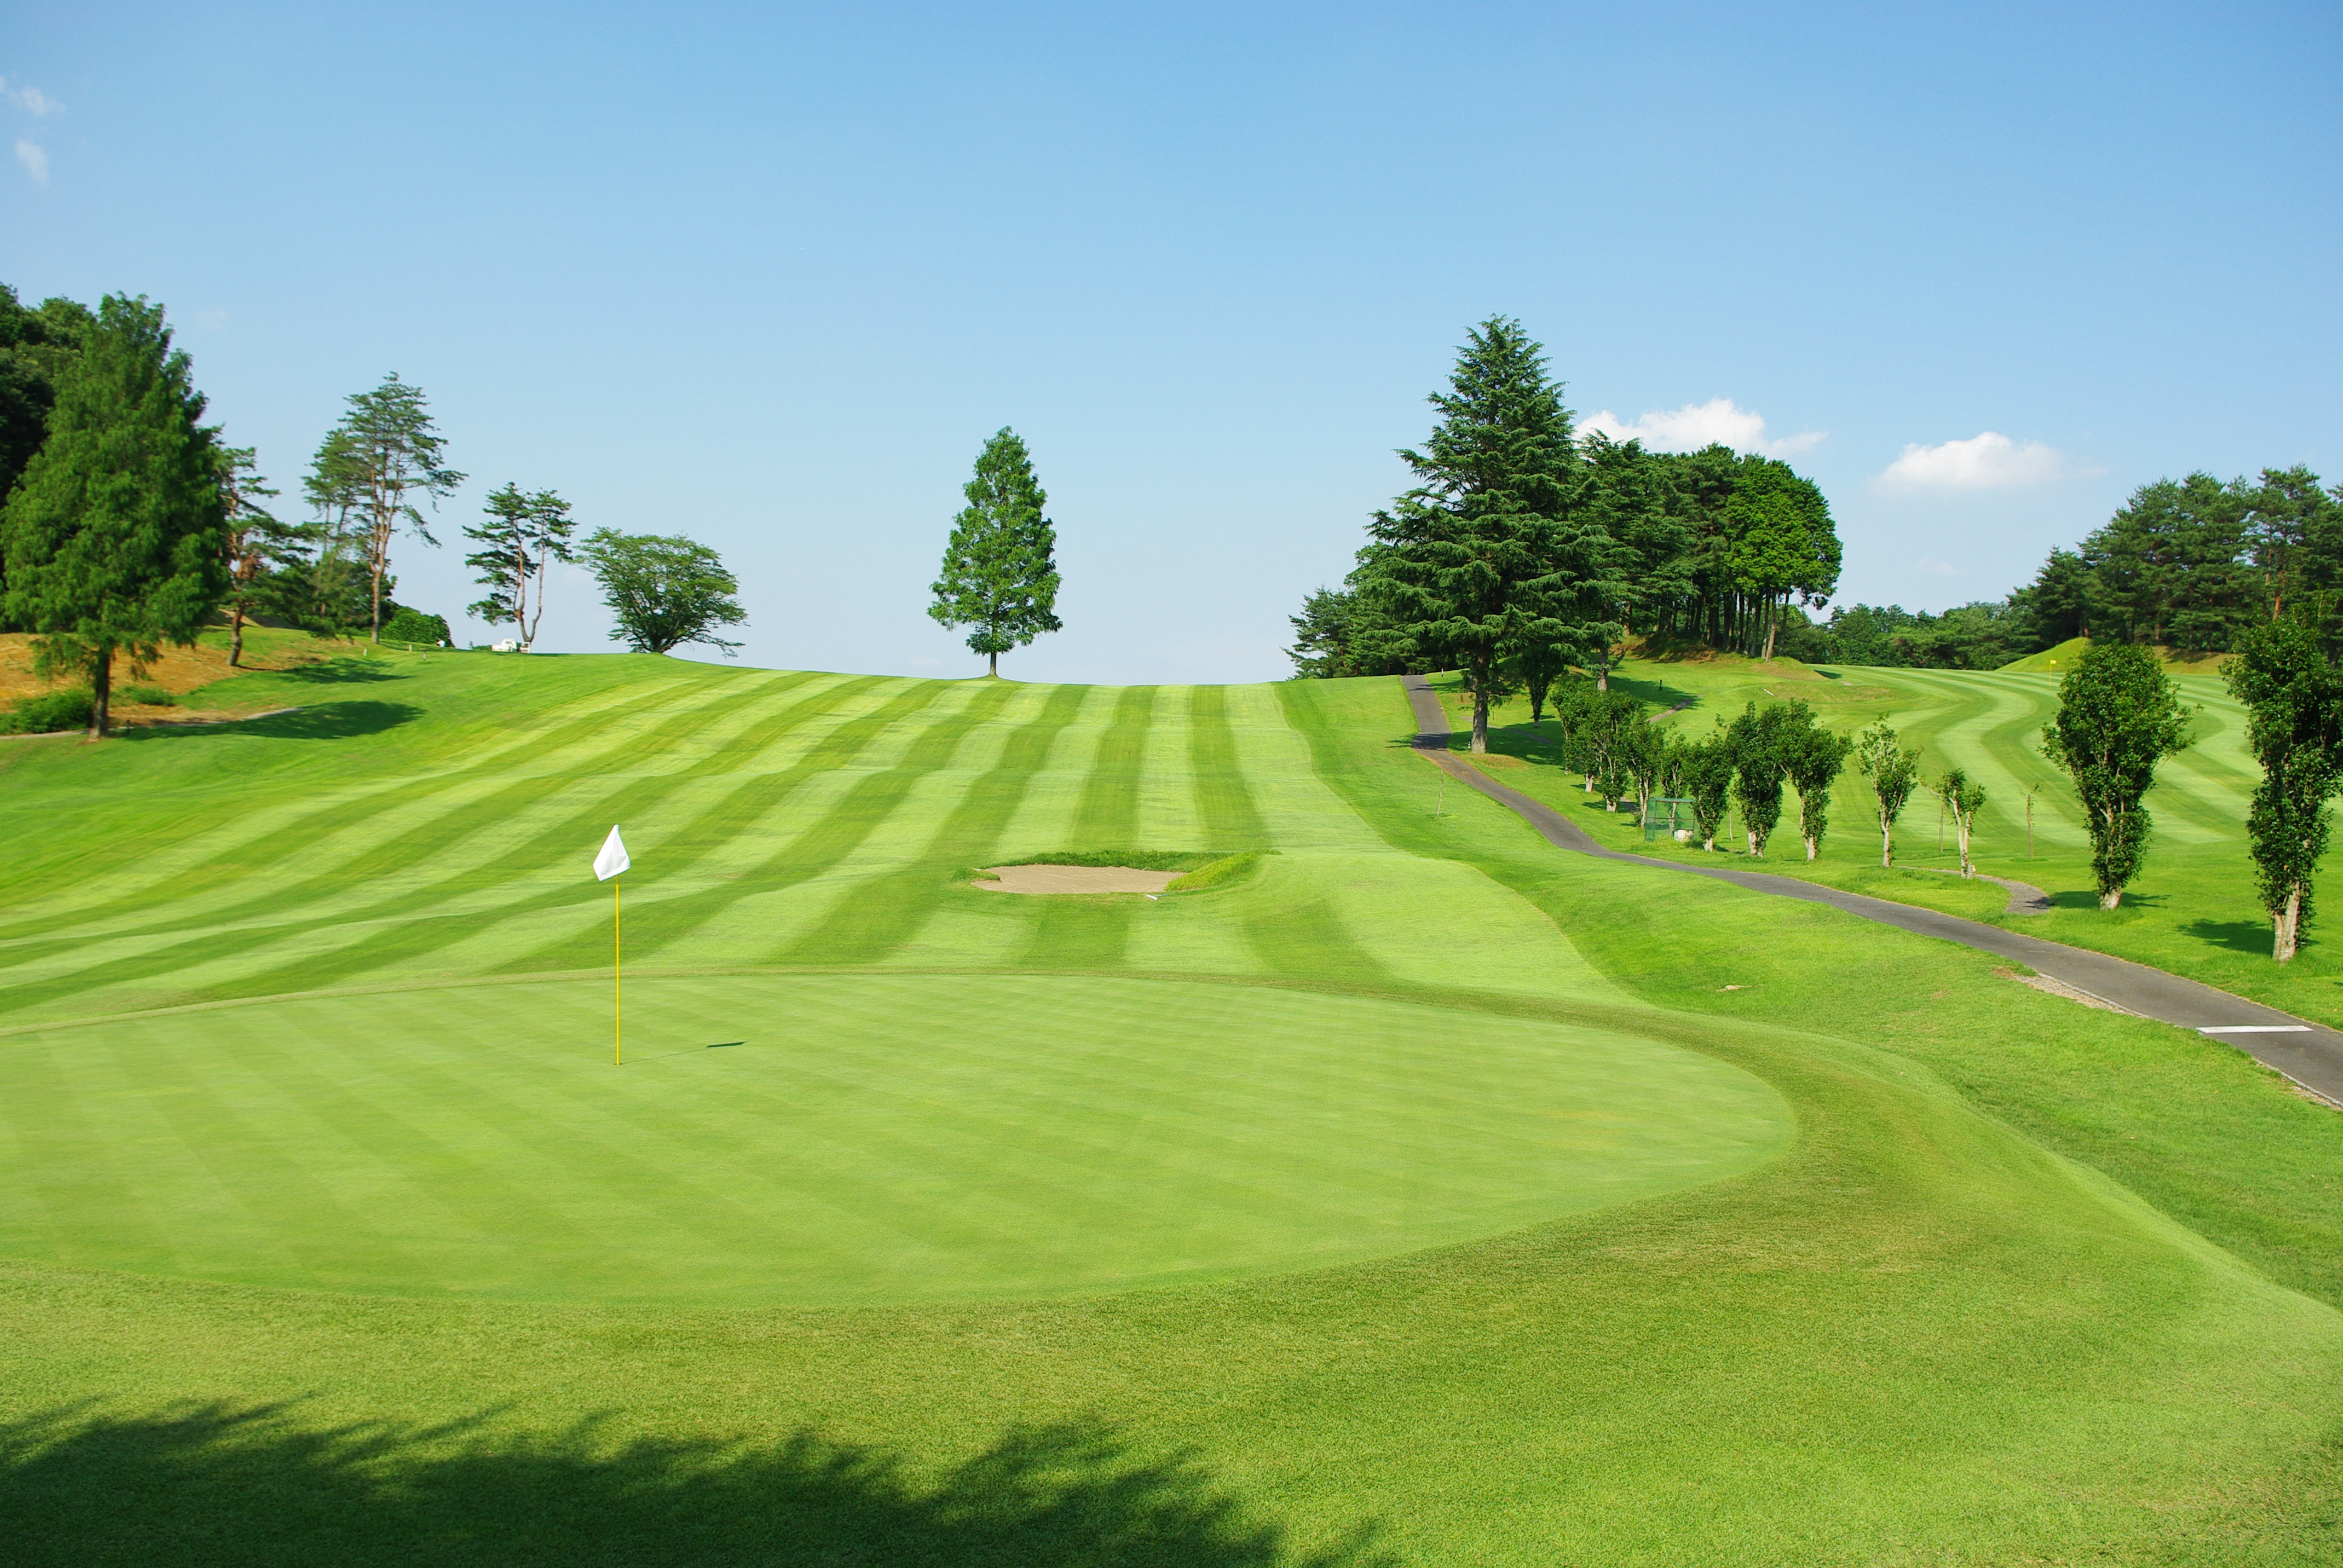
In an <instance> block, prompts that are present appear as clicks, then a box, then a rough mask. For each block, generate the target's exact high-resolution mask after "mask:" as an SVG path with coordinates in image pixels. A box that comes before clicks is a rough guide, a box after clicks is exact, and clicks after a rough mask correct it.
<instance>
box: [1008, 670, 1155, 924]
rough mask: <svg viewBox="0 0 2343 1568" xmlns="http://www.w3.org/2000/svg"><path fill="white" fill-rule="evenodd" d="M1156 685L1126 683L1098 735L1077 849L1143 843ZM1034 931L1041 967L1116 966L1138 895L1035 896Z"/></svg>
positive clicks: (1078, 816)
mask: <svg viewBox="0 0 2343 1568" xmlns="http://www.w3.org/2000/svg"><path fill="white" fill-rule="evenodd" d="M1155 691H1156V689H1155V688H1153V687H1151V686H1132V687H1126V688H1125V689H1123V692H1122V695H1121V697H1120V698H1119V699H1116V702H1115V708H1114V718H1113V719H1112V720H1111V722H1110V723H1109V724H1108V726H1107V729H1106V733H1105V734H1103V735H1101V736H1100V737H1099V743H1098V750H1097V753H1096V754H1095V755H1094V756H1093V757H1092V758H1091V769H1090V773H1089V775H1088V776H1087V777H1086V778H1084V779H1083V780H1082V794H1081V804H1080V805H1078V806H1076V807H1075V809H1074V820H1073V827H1072V838H1073V842H1071V843H1070V844H1067V845H1065V846H1064V848H1065V849H1073V850H1092V849H1142V848H1146V847H1148V846H1143V845H1138V844H1133V843H1132V842H1131V837H1132V835H1133V833H1134V832H1135V831H1136V829H1137V828H1138V825H1139V769H1140V764H1141V759H1143V758H1144V757H1145V756H1146V753H1147V730H1148V718H1149V715H1150V714H1151V712H1152V711H1153V709H1154V707H1155ZM1028 901H1029V902H1031V903H1032V904H1033V905H1034V906H1036V907H1035V909H1034V911H1033V915H1032V920H1033V928H1032V934H1031V937H1030V938H1029V939H1028V940H1027V942H1026V947H1025V954H1024V961H1025V962H1027V963H1029V964H1031V965H1033V966H1034V967H1035V968H1038V969H1111V968H1113V967H1114V966H1115V965H1117V964H1120V963H1121V962H1122V959H1123V951H1124V950H1125V949H1126V948H1127V947H1128V946H1129V945H1130V941H1131V919H1132V917H1133V916H1135V915H1136V914H1137V913H1138V911H1137V910H1135V909H1134V908H1133V907H1132V903H1133V902H1134V901H1135V900H1131V901H1127V900H1120V899H1118V900H1104V899H1086V898H1068V897H1065V896H1063V895H1057V896H1045V897H1040V898H1033V899H1031V900H1028Z"/></svg>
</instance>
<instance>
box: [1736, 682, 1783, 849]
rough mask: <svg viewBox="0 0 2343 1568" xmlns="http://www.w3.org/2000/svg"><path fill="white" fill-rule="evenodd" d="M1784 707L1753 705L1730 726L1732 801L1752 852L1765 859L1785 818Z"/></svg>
mask: <svg viewBox="0 0 2343 1568" xmlns="http://www.w3.org/2000/svg"><path fill="white" fill-rule="evenodd" d="M1784 709H1785V704H1782V703H1775V702H1769V703H1767V704H1766V705H1765V707H1763V708H1760V707H1758V706H1757V704H1755V703H1754V702H1752V703H1750V704H1748V705H1747V706H1746V707H1745V708H1744V709H1742V711H1741V715H1740V717H1739V718H1737V719H1735V720H1734V721H1733V722H1732V724H1731V725H1730V726H1729V727H1727V729H1726V732H1725V733H1726V735H1727V737H1728V738H1729V739H1730V740H1731V742H1732V746H1733V799H1734V803H1735V804H1736V805H1738V806H1739V807H1740V808H1741V822H1742V826H1743V828H1744V829H1746V830H1747V833H1748V835H1749V853H1750V855H1751V856H1752V857H1753V858H1755V859H1761V860H1762V859H1765V841H1766V840H1767V839H1770V838H1772V837H1773V836H1774V825H1775V823H1777V822H1779V821H1780V820H1781V819H1782V784H1783V780H1784V778H1785V768H1784V764H1785V761H1786V758H1785V746H1784V739H1785V738H1784V735H1783V715H1784Z"/></svg>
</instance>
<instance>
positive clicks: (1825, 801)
mask: <svg viewBox="0 0 2343 1568" xmlns="http://www.w3.org/2000/svg"><path fill="white" fill-rule="evenodd" d="M1854 745H1855V743H1854V742H1853V741H1851V740H1849V739H1847V738H1846V737H1845V736H1844V735H1835V734H1833V733H1832V732H1831V731H1829V730H1827V729H1824V728H1823V727H1822V726H1821V725H1819V724H1816V723H1815V710H1814V709H1811V708H1809V707H1807V706H1806V705H1805V703H1803V702H1793V703H1790V704H1789V705H1788V711H1787V712H1786V713H1785V715H1784V717H1783V720H1782V735H1781V748H1782V771H1783V772H1784V773H1785V774H1787V775H1788V776H1789V780H1790V787H1791V788H1792V789H1795V790H1796V791H1797V792H1798V836H1799V837H1800V838H1801V839H1804V840H1805V846H1806V859H1809V860H1811V859H1814V858H1815V856H1816V855H1818V854H1820V853H1821V852H1822V847H1823V835H1824V834H1825V833H1826V832H1828V831H1829V830H1830V803H1831V786H1833V785H1834V784H1835V783H1837V782H1838V776H1839V773H1840V771H1841V770H1842V769H1845V767H1846V754H1847V752H1848V751H1849V750H1850V749H1853V747H1854Z"/></svg>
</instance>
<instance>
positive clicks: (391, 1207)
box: [0, 974, 1788, 1306]
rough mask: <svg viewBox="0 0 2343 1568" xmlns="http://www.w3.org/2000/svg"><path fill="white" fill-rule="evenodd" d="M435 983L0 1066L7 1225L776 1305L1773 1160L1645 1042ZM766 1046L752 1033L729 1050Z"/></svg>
mask: <svg viewBox="0 0 2343 1568" xmlns="http://www.w3.org/2000/svg"><path fill="white" fill-rule="evenodd" d="M632 1001H633V1011H634V1014H635V1017H636V1019H637V1020H638V1022H637V1025H636V1029H635V1031H634V1032H635V1039H634V1042H633V1050H632V1055H631V1059H630V1060H628V1063H627V1064H626V1067H625V1070H623V1071H618V1070H614V1066H613V1062H612V1060H611V1057H612V1056H613V1055H615V1054H616V1052H615V1051H614V1050H608V1049H606V1046H607V1042H606V1041H605V1040H603V1039H602V1038H601V1035H602V1033H603V1031H605V1030H608V1027H609V1014H610V1010H611V998H610V995H609V994H608V990H607V989H606V988H604V987H602V986H600V985H598V984H592V983H589V982H582V981H576V980H565V981H540V982H537V983H533V984H522V985H493V986H471V987H447V988H434V989H425V990H401V991H397V992H390V993H375V992H361V993H358V994H355V995H348V996H335V997H317V998H308V999H304V1000H292V1001H283V1002H275V1003H266V1004H256V1005H249V1006H242V1007H228V1008H217V1009H196V1010H187V1011H183V1012H176V1013H167V1014H164V1015H161V1016H154V1017H146V1018H140V1019H137V1020H123V1021H121V1022H119V1023H116V1024H113V1025H110V1026H106V1027H102V1028H98V1029H90V1028H56V1029H51V1030H42V1031H39V1032H37V1033H35V1034H32V1035H29V1036H23V1037H18V1038H16V1039H15V1040H11V1041H10V1042H9V1047H8V1049H7V1050H5V1051H0V1107H5V1110H0V1120H5V1123H6V1133H5V1136H6V1137H7V1138H8V1140H9V1143H10V1146H12V1147H13V1148H14V1149H15V1150H16V1151H19V1157H18V1158H17V1159H15V1160H14V1161H11V1169H12V1172H13V1174H14V1175H15V1180H16V1181H17V1183H18V1186H17V1189H16V1190H17V1191H18V1192H19V1194H20V1195H21V1197H22V1198H23V1199H24V1200H26V1201H20V1202H18V1203H16V1204H15V1205H13V1206H12V1208H11V1209H10V1211H8V1213H7V1214H6V1215H5V1217H0V1251H5V1252H8V1253H11V1254H15V1255H16V1256H20V1257H37V1258H45V1259H51V1260H55V1261H60V1262H68V1263H75V1264H81V1265H85V1266H89V1267H98V1268H123V1269H136V1270H141V1271H147V1272H156V1273H170V1274H191V1275H198V1276H203V1277H206V1278H212V1279H221V1280H235V1281H239V1282H246V1283H251V1284H263V1285H293V1286H302V1287H308V1288H313V1289H325V1290H356V1291H375V1292H403V1293H411V1294H420V1295H439V1294H446V1295H476V1296H477V1295H492V1296H510V1297H518V1298H526V1299H530V1300H540V1301H547V1300H550V1301H561V1300H583V1301H608V1302H625V1301H639V1302H690V1303H696V1304H703V1305H732V1306H762V1305H770V1304H773V1303H775V1302H792V1303H829V1302H877V1301H898V1300H913V1299H919V1298H930V1297H940V1296H1001V1295H1022V1296H1040V1295H1057V1294H1066V1293H1071V1292H1081V1291H1099V1290H1113V1289H1119V1288H1125V1287H1129V1286H1132V1285H1140V1284H1153V1283H1161V1282H1169V1281H1177V1280H1202V1279H1212V1278H1219V1277H1226V1276H1230V1275H1235V1274H1241V1273H1248V1272H1258V1271H1264V1270H1280V1269H1295V1268H1305V1267H1312V1266H1322V1265H1324V1264H1328V1263H1336V1262H1348V1261H1356V1260H1359V1259H1362V1258H1369V1257H1375V1256H1380V1255H1384V1254H1389V1253H1393V1252H1399V1251H1411V1250H1413V1249H1416V1248H1420V1247H1424V1246H1430V1245H1434V1244H1436V1243H1439V1242H1443V1241H1463V1240H1467V1239H1471V1238H1473V1237H1477V1236H1484V1235H1490V1234H1494V1233H1497V1232H1501V1231H1511V1230H1516V1229H1519V1228H1521V1227H1522V1226H1524V1225H1530V1224H1535V1223H1538V1222H1539V1221H1545V1220H1550V1219H1554V1218H1556V1217H1559V1216H1561V1215H1564V1214H1567V1213H1572V1212H1574V1211H1580V1210H1584V1209H1590V1208H1594V1207H1597V1206H1599V1205H1602V1204H1605V1203H1616V1202H1624V1201H1628V1200H1631V1199H1635V1198H1643V1197H1649V1196H1652V1195H1654V1194H1655V1193H1659V1192H1664V1191H1670V1190H1671V1189H1674V1188H1677V1187H1682V1186H1687V1185H1691V1184H1693V1183H1696V1182H1700V1181H1713V1180H1715V1179H1716V1178H1717V1177H1719V1176H1724V1175H1729V1174H1732V1173H1734V1172H1735V1171H1741V1170H1745V1169H1746V1168H1748V1167H1749V1166H1752V1165H1755V1164H1757V1163H1760V1162H1762V1161H1765V1160H1766V1159H1768V1158H1770V1157H1771V1156H1773V1155H1775V1154H1776V1153H1778V1152H1779V1151H1780V1150H1781V1148H1782V1146H1783V1145H1784V1143H1785V1141H1786V1135H1787V1131H1788V1116H1787V1113H1786V1109H1785V1107H1784V1106H1783V1105H1782V1103H1781V1101H1780V1100H1779V1098H1778V1097H1777V1096H1775V1094H1774V1093H1773V1092H1772V1091H1770V1090H1768V1089H1766V1088H1765V1085H1764V1084H1763V1083H1762V1082H1760V1081H1758V1080H1756V1079H1755V1078H1753V1077H1751V1076H1749V1075H1748V1074H1746V1073H1744V1072H1740V1071H1737V1070H1734V1069H1732V1068H1729V1067H1725V1066H1724V1065H1722V1064H1720V1063H1718V1062H1715V1061H1714V1060H1710V1059H1708V1058H1705V1057H1702V1056H1697V1055H1694V1054H1693V1053H1691V1052H1688V1051H1684V1050H1679V1049H1676V1048H1674V1047H1671V1046H1666V1045H1662V1044H1658V1043H1656V1042H1653V1041H1649V1040H1635V1039H1632V1038H1628V1037H1624V1036H1621V1035H1616V1034H1612V1033H1607V1032H1603V1031H1598V1030H1587V1029H1580V1028H1572V1027H1568V1026H1564V1025H1557V1024H1553V1023H1545V1022H1540V1021H1536V1020H1510V1019H1509V1020H1497V1021H1495V1022H1494V1023H1493V1024H1492V1025H1491V1026H1489V1027H1486V1028H1484V1029H1483V1030H1479V1031H1477V1032H1476V1034H1475V1037H1474V1040H1473V1050H1472V1051H1471V1052H1469V1053H1462V1052H1459V1051H1458V1050H1456V1049H1455V1042H1454V1041H1453V1039H1452V1038H1450V1033H1449V1029H1448V1020H1447V1019H1446V1017H1445V1016H1444V1015H1443V1014H1442V1013H1440V1012H1438V1011H1436V1010H1430V1009H1424V1008H1417V1007H1411V1006H1408V1005H1407V1004H1404V1003H1401V1002H1394V1001H1389V1000H1382V999H1378V998H1360V997H1330V996H1324V995H1321V994H1318V993H1314V992H1309V991H1293V990H1262V989H1259V988H1252V987H1232V986H1226V985H1206V984H1202V983H1199V982H1195V981H1176V980H1174V981H1166V980H1154V981H1145V980H1102V979H1091V978H1074V977H1065V978H1055V979H1050V980H1041V981H1035V980H1011V979H1006V978H1001V977H970V976H940V975H932V976H931V975H905V974H889V975H884V976H881V977H878V978H876V979H871V978H867V977H859V976H858V977H848V976H840V975H805V976H797V977H789V978H787V979H783V978H778V977H773V976H753V975H723V976H702V977H696V978H689V979H682V978H668V979H655V980H649V981H645V982H639V983H638V985H637V986H636V987H635V988H634V997H633V999H632ZM744 1031H745V1033H746V1035H747V1036H748V1038H745V1039H742V1038H736V1037H738V1036H739V1035H740V1034H741V1033H743V1032H744Z"/></svg>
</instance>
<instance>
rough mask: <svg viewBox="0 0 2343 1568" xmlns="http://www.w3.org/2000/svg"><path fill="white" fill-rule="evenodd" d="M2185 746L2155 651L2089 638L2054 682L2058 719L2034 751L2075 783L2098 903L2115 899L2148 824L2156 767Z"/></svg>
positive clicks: (2179, 712) (2140, 851) (2141, 852)
mask: <svg viewBox="0 0 2343 1568" xmlns="http://www.w3.org/2000/svg"><path fill="white" fill-rule="evenodd" d="M2187 744H2188V715H2187V710H2186V709H2183V708H2182V707H2181V704H2180V698H2179V694H2178V693H2177V691H2176V690H2175V689H2173V685H2172V678H2171V677H2170V676H2168V675H2167V674H2165V673H2164V670H2163V668H2161V667H2160V666H2159V665H2158V664H2157V656H2156V655H2155V653H2153V652H2152V651H2150V650H2149V649H2148V648H2143V647H2141V646H2140V645H2139V644H2137V643H2127V642H2095V643H2093V644H2092V645H2091V647H2090V648H2089V649H2088V650H2087V652H2086V653H2085V654H2084V655H2083V657H2082V659H2081V661H2080V662H2079V663H2077V665H2076V666H2075V668H2074V669H2073V671H2072V672H2070V673H2069V674H2068V675H2067V676H2066V678H2064V679H2063V680H2061V681H2060V682H2059V683H2058V716H2057V718H2056V719H2053V720H2051V722H2050V723H2049V724H2047V725H2046V726H2044V728H2043V730H2042V754H2043V755H2044V756H2045V757H2046V758H2048V759H2050V760H2051V761H2052V762H2054V763H2056V765H2057V766H2059V767H2061V768H2063V769H2066V772H2067V773H2068V774H2069V775H2070V776H2071V777H2072V778H2073V779H2074V780H2075V793H2076V795H2077V797H2078V798H2080V799H2081V800H2082V803H2083V813H2084V817H2085V819H2086V823H2087V826H2088V828H2089V829H2090V834H2091V872H2092V875H2093V877H2094V878H2095V879H2096V880H2097V884H2098V890H2099V908H2101V909H2103V910H2112V909H2114V908H2115V907H2116V906H2117V905H2118V904H2120V903H2121V902H2123V890H2124V887H2125V885H2126V884H2127V883H2128V882H2130V881H2131V879H2133V878H2135V877H2137V875H2138V874H2139V867H2140V861H2141V859H2142V858H2143V857H2144V856H2145V854H2146V852H2147V835H2148V830H2149V828H2150V827H2151V826H2152V823H2151V820H2150V819H2149V817H2148V812H2147V807H2146V806H2145V805H2143V804H2142V803H2141V802H2142V801H2143V800H2144V799H2146V798H2147V792H2148V789H2150V788H2151V787H2152V786H2153V785H2154V784H2155V783H2156V765H2157V763H2158V762H2160V761H2162V760H2163V759H2165V758H2167V757H2169V756H2170V755H2172V754H2173V753H2174V752H2176V751H2178V750H2180V749H2183V748H2184V747H2186V746H2187Z"/></svg>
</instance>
